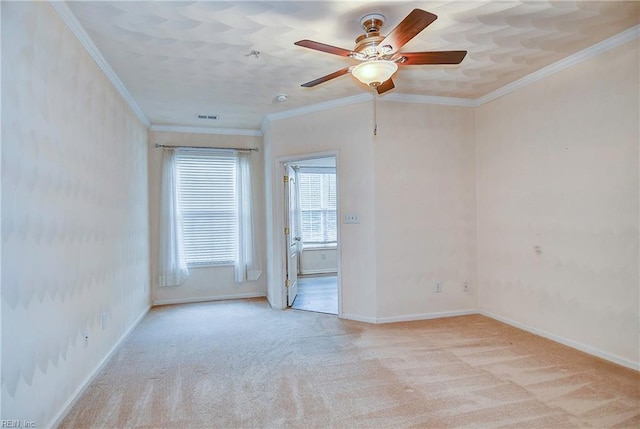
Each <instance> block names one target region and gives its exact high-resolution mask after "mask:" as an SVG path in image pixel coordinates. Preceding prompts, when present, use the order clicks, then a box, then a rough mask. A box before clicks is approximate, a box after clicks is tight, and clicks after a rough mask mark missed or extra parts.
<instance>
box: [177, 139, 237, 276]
mask: <svg viewBox="0 0 640 429" xmlns="http://www.w3.org/2000/svg"><path fill="white" fill-rule="evenodd" d="M176 170H177V172H178V189H179V200H180V212H181V214H182V225H183V234H184V244H185V253H186V257H187V263H188V264H189V265H216V264H232V263H233V262H234V259H235V249H236V242H237V237H236V235H237V233H236V231H237V215H236V210H237V209H236V207H237V204H236V198H237V197H236V195H237V192H236V155H235V153H232V152H231V153H230V152H224V151H215V150H200V149H179V150H177V151H176Z"/></svg>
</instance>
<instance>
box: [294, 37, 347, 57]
mask: <svg viewBox="0 0 640 429" xmlns="http://www.w3.org/2000/svg"><path fill="white" fill-rule="evenodd" d="M294 45H298V46H302V47H303V48H309V49H315V50H316V51H321V52H326V53H328V54H334V55H340V56H341V57H348V56H350V55H351V54H353V53H354V52H352V51H350V50H348V49H343V48H338V47H336V46H331V45H325V44H324V43H320V42H314V41H313V40H307V39H305V40H298V41H297V42H295V43H294Z"/></svg>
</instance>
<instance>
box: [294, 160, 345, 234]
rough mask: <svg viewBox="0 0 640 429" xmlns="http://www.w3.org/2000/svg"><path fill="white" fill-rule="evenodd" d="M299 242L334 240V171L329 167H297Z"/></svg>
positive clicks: (335, 219)
mask: <svg viewBox="0 0 640 429" xmlns="http://www.w3.org/2000/svg"><path fill="white" fill-rule="evenodd" d="M299 174H300V176H299V182H300V184H299V189H300V191H299V192H300V217H301V222H300V223H301V226H302V231H301V233H302V242H303V243H310V244H334V243H336V242H337V236H338V234H337V216H336V173H335V169H332V168H304V169H300V173H299Z"/></svg>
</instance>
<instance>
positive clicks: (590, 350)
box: [479, 310, 640, 371]
mask: <svg viewBox="0 0 640 429" xmlns="http://www.w3.org/2000/svg"><path fill="white" fill-rule="evenodd" d="M479 313H480V314H482V315H483V316H487V317H490V318H492V319H495V320H497V321H499V322H502V323H506V324H507V325H511V326H514V327H516V328H518V329H522V330H523V331H527V332H530V333H532V334H535V335H539V336H541V337H544V338H547V339H549V340H552V341H555V342H556V343H560V344H563V345H565V346H568V347H571V348H573V349H576V350H580V351H581V352H584V353H587V354H590V355H592V356H596V357H599V358H601V359H604V360H608V361H609V362H613V363H615V364H618V365H622V366H624V367H627V368H631V369H634V370H636V371H640V363H638V362H633V361H630V360H627V359H625V358H621V357H620V356H616V355H614V354H612V353H608V352H605V351H602V350H600V349H597V348H595V347H591V346H587V345H585V344H582V343H579V342H577V341H573V340H569V339H567V338H564V337H560V336H558V335H555V334H552V333H550V332H547V331H543V330H542V329H538V328H534V327H533V326H529V325H526V324H524V323H520V322H516V321H515V320H511V319H509V318H507V317H503V316H499V315H497V314H495V313H491V312H490V311H486V310H480V311H479Z"/></svg>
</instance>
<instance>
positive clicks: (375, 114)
mask: <svg viewBox="0 0 640 429" xmlns="http://www.w3.org/2000/svg"><path fill="white" fill-rule="evenodd" d="M376 98H377V97H376V89H375V88H373V135H374V136H377V135H378V106H377V103H376Z"/></svg>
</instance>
